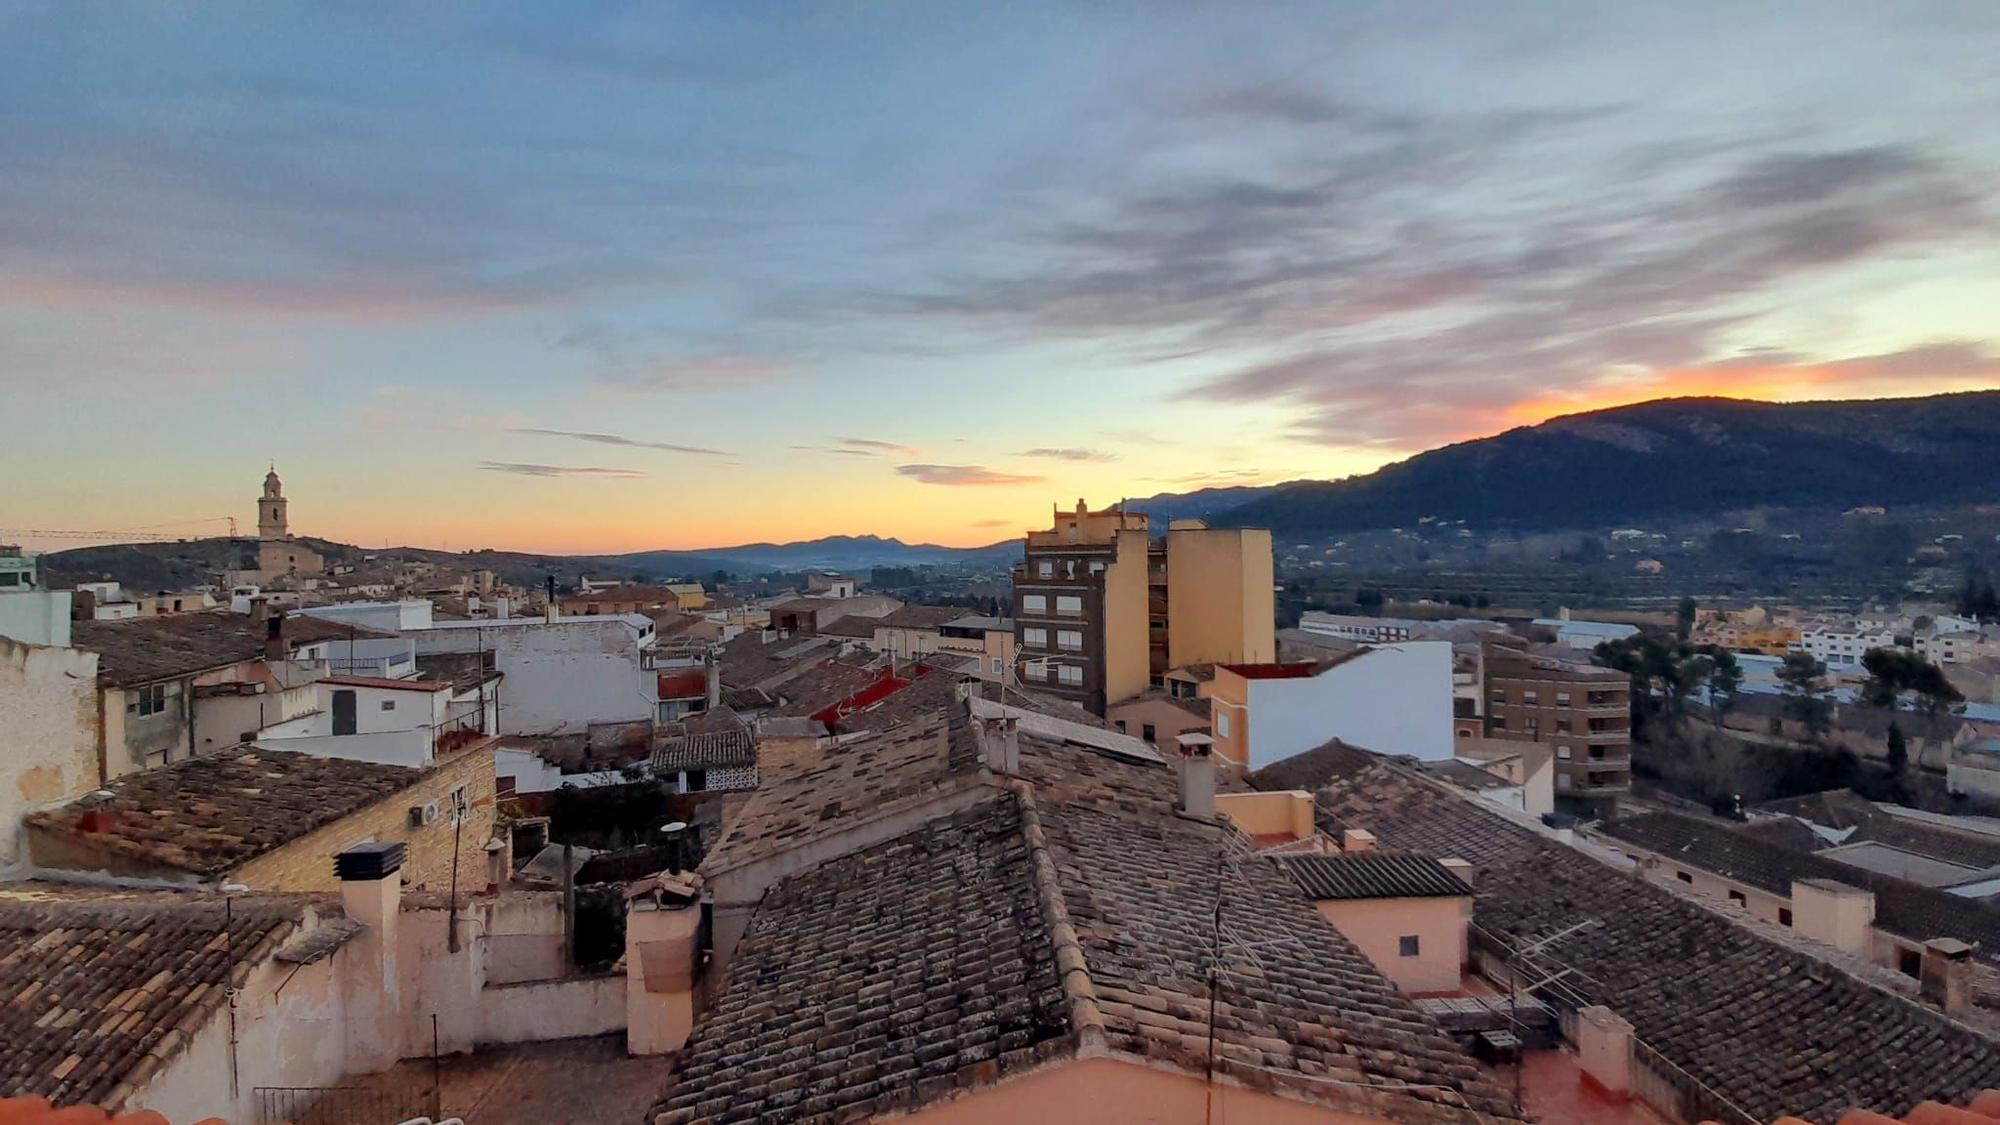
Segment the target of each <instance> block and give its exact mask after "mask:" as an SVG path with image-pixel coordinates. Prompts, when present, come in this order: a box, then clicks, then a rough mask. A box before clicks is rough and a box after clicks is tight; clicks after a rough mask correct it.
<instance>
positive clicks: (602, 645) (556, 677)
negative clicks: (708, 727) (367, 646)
mask: <svg viewBox="0 0 2000 1125" xmlns="http://www.w3.org/2000/svg"><path fill="white" fill-rule="evenodd" d="M651 630H652V622H650V621H648V620H646V619H645V618H643V617H636V618H635V617H632V616H630V615H626V616H601V617H566V618H559V619H558V620H556V621H553V622H549V621H544V620H542V619H541V618H536V617H525V618H509V619H507V620H504V621H478V622H452V623H450V624H448V625H446V626H442V627H437V628H432V629H425V630H420V631H417V632H413V633H411V634H410V635H411V636H412V637H413V638H414V639H415V640H416V642H417V652H418V654H419V655H422V654H426V653H436V652H479V651H482V650H483V651H486V652H490V653H492V654H493V666H494V668H495V669H497V670H498V671H499V672H500V673H501V674H502V676H503V677H504V678H503V679H502V680H501V681H500V685H499V689H498V691H499V701H500V726H499V730H498V732H497V733H499V734H571V733H581V732H582V731H584V730H585V729H586V728H588V726H589V725H590V724H591V723H611V722H638V721H640V720H645V719H651V718H653V712H654V708H655V707H656V706H657V705H658V702H659V698H658V695H659V681H658V678H657V677H656V676H655V674H654V673H653V672H652V671H651V670H650V669H646V668H642V667H640V655H639V654H640V651H641V650H642V649H643V648H646V647H650V646H651V643H652V632H651Z"/></svg>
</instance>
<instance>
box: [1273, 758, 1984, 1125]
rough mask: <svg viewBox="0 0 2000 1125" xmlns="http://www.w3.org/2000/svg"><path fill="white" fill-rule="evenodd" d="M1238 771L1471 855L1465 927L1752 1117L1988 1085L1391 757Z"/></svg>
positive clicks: (1656, 894)
mask: <svg viewBox="0 0 2000 1125" xmlns="http://www.w3.org/2000/svg"><path fill="white" fill-rule="evenodd" d="M1251 781H1252V782H1253V783H1254V784H1256V785H1257V786H1258V787H1259V788H1272V789H1309V790H1311V791H1313V793H1314V797H1315V803H1316V805H1317V814H1318V821H1319V824H1320V827H1321V828H1322V829H1323V830H1329V831H1338V830H1339V829H1340V828H1341V827H1353V828H1366V829H1368V830H1369V831H1371V832H1373V833H1375V836H1376V838H1377V839H1378V840H1379V841H1380V842H1381V844H1382V846H1384V847H1387V848H1393V849H1408V850H1417V851H1425V852H1429V853H1431V854H1433V855H1454V856H1462V857H1464V858H1465V859H1467V860H1469V861H1471V862H1472V863H1473V864H1474V865H1475V868H1476V871H1477V875H1476V879H1475V883H1474V891H1473V895H1474V908H1473V909H1474V913H1473V921H1474V923H1475V924H1476V925H1477V926H1478V927H1479V931H1480V933H1483V934H1486V935H1490V941H1491V942H1494V943H1500V944H1501V945H1502V946H1504V948H1505V950H1506V951H1513V955H1514V957H1515V959H1516V960H1517V961H1519V962H1521V963H1522V964H1524V965H1525V966H1526V967H1527V968H1528V969H1529V970H1530V971H1531V972H1532V973H1533V974H1534V975H1535V976H1536V977H1537V978H1545V977H1549V976H1551V975H1553V974H1555V973H1559V972H1561V971H1563V970H1565V969H1567V970H1569V973H1568V975H1567V976H1566V977H1565V978H1564V979H1563V981H1562V983H1560V984H1559V985H1555V986H1552V987H1549V988H1545V989H1544V991H1546V992H1548V993H1549V995H1550V996H1551V997H1555V998H1558V999H1563V1000H1565V1001H1566V1002H1568V1003H1570V1004H1572V1005H1573V1004H1575V1003H1578V1002H1581V1003H1600V1004H1604V1005H1606V1006H1608V1007H1610V1008H1611V1009H1612V1010H1613V1011H1615V1012H1617V1013H1618V1014H1619V1015H1620V1016H1623V1017H1624V1018H1626V1019H1627V1020H1630V1021H1631V1022H1632V1024H1633V1026H1634V1029H1635V1031H1636V1034H1637V1036H1638V1037H1639V1038H1640V1039H1641V1040H1642V1041H1643V1042H1645V1043H1646V1044H1647V1045H1648V1046H1649V1047H1651V1048H1652V1049H1653V1050H1655V1051H1657V1052H1659V1053H1660V1054H1661V1055H1663V1056H1664V1057H1665V1058H1666V1059H1667V1060H1668V1061H1670V1062H1672V1063H1674V1064H1675V1065H1677V1066H1679V1067H1681V1068H1682V1069H1684V1070H1685V1071H1687V1072H1688V1073H1689V1074H1690V1075H1692V1076H1693V1077H1694V1078H1696V1079H1698V1080H1699V1081H1701V1082H1703V1083H1705V1084H1706V1085H1707V1086H1709V1087H1710V1088H1711V1089H1713V1090H1714V1091H1716V1092H1717V1093H1719V1094H1720V1095H1722V1096H1723V1097H1725V1098H1727V1099H1728V1100H1729V1101H1730V1102H1731V1103H1733V1104H1734V1105H1736V1106H1738V1107H1740V1108H1741V1110H1742V1111H1743V1112H1744V1113H1745V1114H1747V1115H1748V1116H1749V1117H1750V1119H1752V1120H1757V1121H1769V1120H1771V1119H1772V1118H1774V1117H1777V1116H1778V1115H1780V1114H1783V1113H1794V1114H1798V1115H1799V1116H1801V1117H1805V1118H1809V1119H1811V1120H1814V1121H1818V1122H1831V1121H1832V1120H1833V1119H1834V1118H1836V1117H1837V1116H1838V1115H1839V1114H1840V1113H1841V1112H1843V1111H1844V1110H1846V1109H1847V1108H1848V1107H1850V1106H1857V1105H1858V1106H1862V1107H1866V1108H1870V1109H1874V1110H1878V1111H1883V1112H1889V1113H1901V1112H1904V1111H1906V1110H1908V1109H1909V1108H1910V1107H1911V1106H1913V1105H1915V1104H1916V1103H1917V1102H1918V1101H1920V1100H1922V1099H1925V1098H1948V1099H1952V1100H1959V1101H1962V1100H1963V1099H1964V1098H1967V1097H1969V1096H1971V1094H1972V1093H1973V1092H1975V1091H1977V1090H1979V1089H1981V1088H1983V1087H1986V1086H1991V1085H1994V1084H1995V1083H1996V1082H2000V1050H1996V1049H1995V1044H1994V1043H1993V1042H1992V1041H1991V1040H1988V1039H1986V1038H1984V1037H1982V1036H1981V1035H1978V1034H1976V1033H1974V1032H1973V1031H1971V1030H1969V1029H1967V1028H1965V1027H1964V1026H1962V1025H1959V1024H1957V1023H1954V1022H1952V1021H1950V1020H1947V1019H1945V1018H1944V1017H1943V1016H1941V1015H1939V1014H1938V1013H1936V1012H1934V1011H1932V1010H1930V1009H1927V1008H1924V1007H1921V1006H1920V1005H1917V1004H1915V1003H1913V1002H1911V1001H1909V1000H1907V999H1905V998H1903V997H1901V996H1898V995H1896V994H1894V993H1891V992H1888V991H1885V990H1883V989H1881V988H1877V987H1875V986H1873V985H1870V984H1868V983H1866V982H1864V981H1862V980H1859V979H1856V978H1855V977H1853V976H1850V975H1848V974H1847V973H1845V972H1843V971H1841V970H1840V969H1839V968H1836V967H1834V966H1832V965H1830V964H1828V963H1827V962H1825V961H1823V960H1821V959H1819V958H1816V957H1812V956H1809V955H1807V954H1805V953H1803V952H1799V951H1797V950H1793V949H1790V948H1787V947H1785V946H1783V945H1780V944H1778V943H1776V942H1774V941H1771V940H1767V939H1765V938H1763V937H1760V936H1758V935H1757V934H1756V933H1754V932H1753V931H1752V930H1751V929H1749V928H1747V927H1745V926H1744V925H1741V924H1738V923H1737V922H1734V921H1732V920H1730V919H1728V918H1726V917H1725V916H1724V915H1722V914H1721V913H1718V912H1716V911H1714V910H1710V909H1706V908H1704V907H1703V906H1701V905H1698V904H1696V903H1694V902H1691V901H1687V900H1684V899H1682V898H1680V897H1678V896H1676V895H1675V894H1673V893H1672V892H1670V891H1668V890H1666V889H1665V888H1662V887H1658V886H1655V885H1653V884H1651V883H1647V882H1643V881H1637V880H1633V879H1630V878H1624V877H1620V876H1619V875H1618V874H1617V873H1616V872H1615V870H1614V869H1612V868H1610V867H1607V866H1606V865H1604V864H1602V863H1600V862H1599V861H1598V860H1596V859H1594V858H1592V857H1591V856H1589V855H1586V854H1584V853H1582V852H1579V851H1577V850H1575V849H1573V848H1568V847H1565V846H1563V845H1562V844H1560V843H1557V842H1555V841H1554V840H1551V839H1549V838H1547V837H1545V836H1544V835H1542V834H1541V833H1540V832H1538V831H1537V830H1536V829H1535V828H1532V827H1529V826H1528V825H1526V824H1524V823H1520V822H1517V821H1516V820H1513V819H1509V818H1508V817H1507V816H1506V815H1504V814H1503V813H1502V812H1501V811H1500V810H1498V809H1495V808H1492V807H1491V806H1488V805H1485V804H1484V803H1483V802H1478V801H1476V800H1474V799H1472V798H1469V797H1466V796H1464V795H1461V794H1459V793H1458V792H1456V791H1454V790H1452V789H1450V788H1449V787H1446V786H1444V785H1442V784H1440V783H1438V782H1436V781H1434V780H1432V779H1429V778H1426V777H1424V776H1423V775H1422V774H1420V773H1418V772H1417V771H1415V770H1412V769H1410V768H1408V767H1406V766H1404V765H1402V764H1400V763H1398V762H1396V761H1395V760H1392V759H1388V758H1384V757H1381V756H1378V755H1374V754H1370V753H1368V752H1366V751H1363V750H1358V749H1355V748H1353V747H1349V746H1345V745H1342V744H1340V743H1329V744H1328V745H1326V746H1323V747H1320V748H1319V749H1316V750H1311V751H1307V752H1306V753H1304V754H1301V755H1298V756H1296V757H1293V758H1290V759H1287V760H1286V761H1284V762H1280V763H1278V764H1277V765H1276V766H1272V767H1268V768H1266V769H1264V770H1261V771H1258V772H1257V773H1255V774H1252V775H1251ZM1927 893H1929V892H1927ZM1475 936H1477V935H1475ZM1483 940H1487V939H1483ZM1535 942H1540V943H1542V944H1541V945H1540V947H1539V948H1538V949H1535V950H1534V951H1533V952H1532V953H1521V952H1519V950H1521V949H1522V948H1523V947H1524V946H1527V945H1529V943H1535ZM1572 982H1573V983H1572ZM1558 994H1559V995H1558ZM1857 1043H1866V1044H1868V1047H1869V1049H1868V1050H1865V1051H1864V1050H1855V1049H1853V1045H1854V1044H1857Z"/></svg>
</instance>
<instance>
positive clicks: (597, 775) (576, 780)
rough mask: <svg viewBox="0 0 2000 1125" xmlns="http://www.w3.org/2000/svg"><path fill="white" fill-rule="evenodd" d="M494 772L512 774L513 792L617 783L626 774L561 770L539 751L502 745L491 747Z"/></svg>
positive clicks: (544, 791)
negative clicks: (492, 748) (545, 759)
mask: <svg viewBox="0 0 2000 1125" xmlns="http://www.w3.org/2000/svg"><path fill="white" fill-rule="evenodd" d="M493 776H494V777H496V778H500V777H511V778H513V779H514V792H516V793H551V792H554V791H555V790H557V789H561V788H562V787H563V786H565V785H570V786H575V787H576V788H578V789H590V788H594V787H596V786H600V785H618V784H621V783H623V782H624V781H625V775H624V774H623V773H621V772H619V771H618V770H596V771H593V772H590V773H564V772H562V770H560V769H558V768H556V767H555V766H552V765H550V764H549V763H547V762H545V761H543V760H542V757H541V755H539V754H535V753H533V752H531V751H527V750H509V749H508V748H506V747H505V746H500V747H496V748H495V749H494V751H493Z"/></svg>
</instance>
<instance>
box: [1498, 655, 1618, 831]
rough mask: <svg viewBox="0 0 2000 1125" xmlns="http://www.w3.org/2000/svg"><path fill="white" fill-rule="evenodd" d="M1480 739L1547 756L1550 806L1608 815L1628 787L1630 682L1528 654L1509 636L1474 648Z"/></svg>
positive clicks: (1609, 672) (1599, 670)
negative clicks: (1544, 750)
mask: <svg viewBox="0 0 2000 1125" xmlns="http://www.w3.org/2000/svg"><path fill="white" fill-rule="evenodd" d="M1479 665H1480V673H1479V675H1480V693H1479V695H1480V700H1481V702H1482V704H1483V705H1484V707H1485V725H1486V737H1488V738H1499V739H1512V740H1516V741H1525V742H1542V743H1547V744H1549V745H1550V746H1551V747H1553V748H1554V750H1555V765H1556V775H1555V782H1556V784H1555V795H1556V803H1557V805H1558V806H1559V807H1561V808H1563V809H1564V810H1566V811H1571V812H1580V813H1586V814H1593V815H1594V814H1597V813H1600V812H1603V811H1608V808H1609V806H1610V805H1611V804H1612V803H1613V802H1615V801H1616V800H1617V799H1618V797H1619V796H1620V795H1621V794H1624V793H1628V792H1630V791H1631V789H1632V681H1631V680H1630V679H1629V678H1627V677H1626V675H1625V674H1624V673H1623V672H1615V671H1613V670H1611V669H1609V668H1598V667H1595V666H1593V665H1589V664H1583V663H1579V662H1575V661H1569V660H1558V659H1556V658H1554V657H1548V656H1538V655H1536V654H1533V653H1530V652H1529V651H1528V648H1527V642H1525V641H1522V640H1520V639H1519V638H1516V637H1501V636H1490V637H1488V638H1486V640H1485V641H1483V642H1482V643H1481V645H1480V649H1479Z"/></svg>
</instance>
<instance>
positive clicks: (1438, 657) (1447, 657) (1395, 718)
mask: <svg viewBox="0 0 2000 1125" xmlns="http://www.w3.org/2000/svg"><path fill="white" fill-rule="evenodd" d="M1248 686H1249V703H1250V726H1249V729H1250V768H1251V769H1253V770H1254V769H1261V768H1263V767H1264V766H1268V765H1270V764H1271V763H1272V762H1276V761H1281V760H1283V759H1285V758H1289V757H1291V756H1292V755H1294V754H1298V753H1301V752H1303V751H1306V750H1310V749H1312V748H1313V747H1315V746H1321V745H1324V744H1325V743H1327V742H1328V741H1330V740H1332V739H1335V738H1338V739H1340V740H1341V741H1343V742H1347V743H1349V744H1351V745H1354V746H1359V747H1362V748H1364V749H1368V750H1373V751H1375V752H1376V753H1379V754H1409V755H1412V756H1414V757H1417V758H1422V759H1424V760H1426V761H1443V760H1445V759H1447V758H1450V757H1452V755H1453V747H1452V735H1451V644H1450V642H1448V641H1405V642H1403V643H1401V644H1393V645H1383V646H1382V647H1380V648H1373V649H1369V650H1368V651H1366V652H1363V653H1361V654H1360V655H1358V656H1356V657H1354V658H1353V659H1351V660H1347V661H1345V662H1343V663H1340V664H1336V665H1334V666H1333V667H1332V668H1329V669H1327V670H1326V671H1325V672H1322V673H1320V674H1319V675H1317V676H1310V677H1300V678H1298V679H1290V680H1251V681H1250V682H1249V685H1248Z"/></svg>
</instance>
